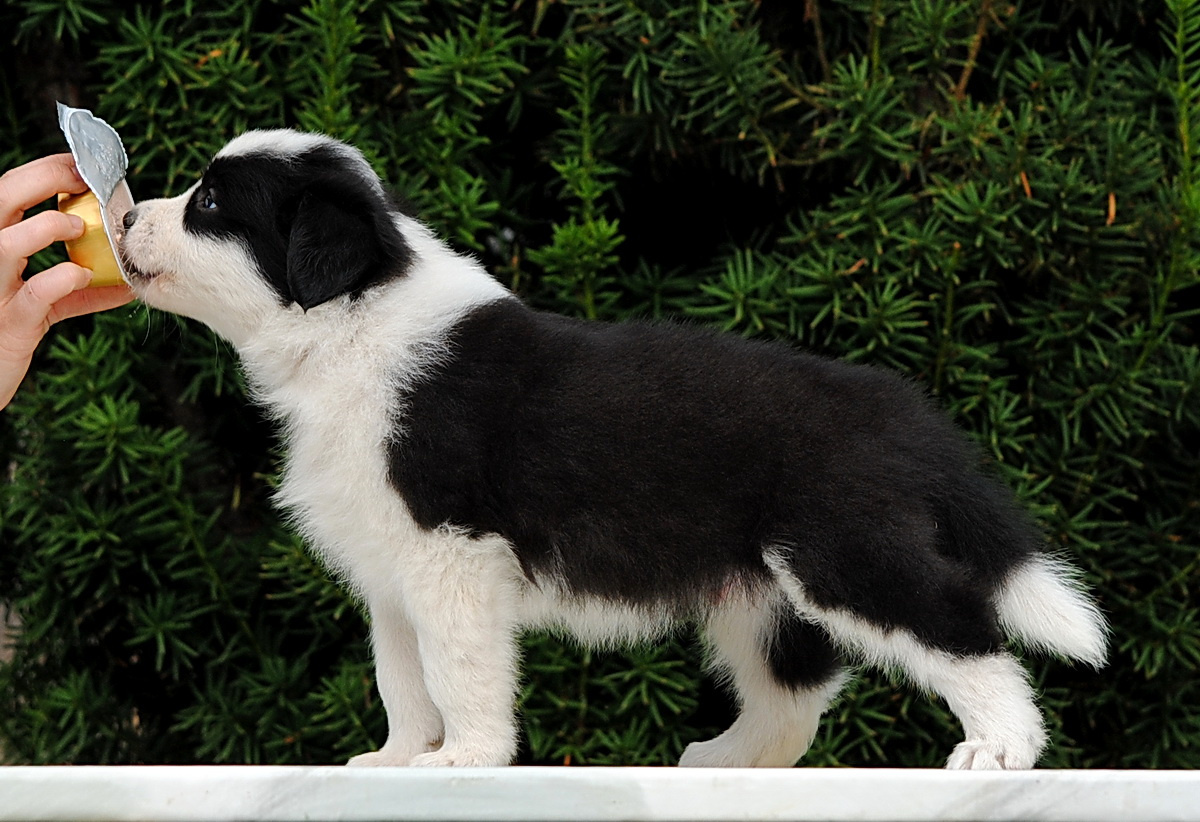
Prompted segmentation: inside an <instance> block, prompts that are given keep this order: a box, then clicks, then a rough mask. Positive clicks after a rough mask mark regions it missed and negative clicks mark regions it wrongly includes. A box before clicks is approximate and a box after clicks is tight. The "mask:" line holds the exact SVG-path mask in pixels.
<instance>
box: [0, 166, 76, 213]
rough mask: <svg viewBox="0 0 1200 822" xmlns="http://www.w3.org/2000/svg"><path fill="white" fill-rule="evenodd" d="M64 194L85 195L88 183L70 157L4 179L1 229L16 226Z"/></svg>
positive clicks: (0, 178)
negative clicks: (29, 211) (44, 203)
mask: <svg viewBox="0 0 1200 822" xmlns="http://www.w3.org/2000/svg"><path fill="white" fill-rule="evenodd" d="M60 191H65V192H67V193H68V194H82V193H83V192H85V191H87V183H85V182H84V181H83V178H82V177H80V176H79V172H78V171H76V170H75V160H74V159H73V158H72V157H71V155H70V154H53V155H51V156H49V157H42V158H41V159H38V160H34V161H33V162H31V163H26V164H25V165H23V166H17V167H16V168H14V169H12V170H11V171H7V172H5V173H4V174H3V175H0V228H5V227H7V226H10V225H13V224H14V223H16V222H18V221H19V220H20V219H21V217H22V216H24V214H25V210H26V209H28V208H32V207H33V206H35V205H37V204H38V203H40V202H42V201H43V200H45V199H47V198H49V197H53V196H54V195H55V194H57V193H59V192H60Z"/></svg>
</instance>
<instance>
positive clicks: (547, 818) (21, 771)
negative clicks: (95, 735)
mask: <svg viewBox="0 0 1200 822" xmlns="http://www.w3.org/2000/svg"><path fill="white" fill-rule="evenodd" d="M135 819H136V820H186V821H188V822H190V821H191V820H210V821H212V822H224V821H225V820H263V822H271V820H301V819H311V820H327V822H334V820H431V821H434V820H435V821H436V822H452V821H453V822H467V821H468V820H488V821H489V822H510V820H511V822H551V821H552V820H555V821H557V820H570V822H618V820H620V821H621V822H625V821H626V820H647V821H649V820H665V821H668V822H674V821H678V822H683V820H714V822H715V820H744V821H745V822H750V821H751V820H754V822H767V821H768V820H844V821H845V822H850V820H854V822H883V820H887V821H888V822H904V821H905V820H959V821H960V822H961V821H963V820H1022V822H1041V820H1046V821H1047V822H1076V821H1078V822H1107V821H1108V820H1112V822H1159V820H1200V773H1191V772H1180V771H1024V772H991V773H988V772H946V771H934V770H874V769H872V770H854V769H846V770H840V769H817V768H813V769H804V768H799V769H794V770H679V769H675V768H496V769H491V768H485V769H464V770H457V769H408V768H395V769H391V768H389V769H347V768H339V767H321V768H299V767H273V766H264V767H253V766H245V767H242V766H226V767H210V766H197V767H176V766H170V767H7V768H3V767H0V821H2V820H135Z"/></svg>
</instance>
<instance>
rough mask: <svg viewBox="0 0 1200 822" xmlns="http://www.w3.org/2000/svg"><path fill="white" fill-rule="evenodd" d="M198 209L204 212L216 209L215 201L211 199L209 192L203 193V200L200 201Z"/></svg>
mask: <svg viewBox="0 0 1200 822" xmlns="http://www.w3.org/2000/svg"><path fill="white" fill-rule="evenodd" d="M200 207H201V208H202V209H204V210H205V211H212V210H214V209H215V208H216V207H217V201H216V200H214V199H213V195H212V192H211V191H206V192H205V193H204V197H203V199H201V200H200Z"/></svg>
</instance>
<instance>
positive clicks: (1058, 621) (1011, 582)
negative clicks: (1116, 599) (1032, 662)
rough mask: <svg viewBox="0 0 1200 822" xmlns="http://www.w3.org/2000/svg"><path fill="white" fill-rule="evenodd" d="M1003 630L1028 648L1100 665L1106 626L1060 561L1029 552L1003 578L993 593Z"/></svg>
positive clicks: (1104, 654) (1105, 645) (1070, 568)
mask: <svg viewBox="0 0 1200 822" xmlns="http://www.w3.org/2000/svg"><path fill="white" fill-rule="evenodd" d="M995 602H996V610H997V612H998V614H999V618H1000V627H1001V628H1002V629H1003V630H1004V632H1005V633H1006V634H1007V635H1008V636H1010V637H1013V638H1015V639H1018V640H1020V641H1021V642H1023V643H1024V644H1025V645H1027V646H1029V647H1030V648H1031V649H1035V650H1041V651H1047V652H1049V653H1052V654H1056V655H1058V656H1062V657H1066V658H1067V659H1074V660H1078V661H1080V662H1084V663H1087V664H1088V665H1091V666H1092V667H1093V668H1102V667H1104V664H1105V661H1106V660H1107V658H1108V633H1109V630H1108V623H1107V621H1106V620H1105V618H1104V615H1103V614H1102V613H1100V609H1099V608H1098V607H1097V606H1096V603H1095V601H1094V600H1093V599H1092V598H1091V596H1090V595H1088V593H1087V591H1086V590H1085V589H1084V587H1083V584H1082V582H1081V581H1080V579H1079V572H1078V571H1077V570H1076V569H1075V568H1074V567H1073V566H1071V565H1069V564H1068V563H1066V562H1065V561H1063V560H1061V559H1058V558H1056V557H1053V556H1049V555H1047V554H1042V553H1036V554H1032V555H1030V556H1029V557H1027V558H1026V559H1024V560H1023V561H1021V562H1019V563H1018V564H1017V565H1016V566H1015V567H1014V568H1013V569H1012V570H1011V571H1010V572H1009V573H1008V574H1007V575H1006V576H1005V578H1004V581H1003V582H1002V583H1001V584H1000V587H999V590H998V591H997V594H996V600H995Z"/></svg>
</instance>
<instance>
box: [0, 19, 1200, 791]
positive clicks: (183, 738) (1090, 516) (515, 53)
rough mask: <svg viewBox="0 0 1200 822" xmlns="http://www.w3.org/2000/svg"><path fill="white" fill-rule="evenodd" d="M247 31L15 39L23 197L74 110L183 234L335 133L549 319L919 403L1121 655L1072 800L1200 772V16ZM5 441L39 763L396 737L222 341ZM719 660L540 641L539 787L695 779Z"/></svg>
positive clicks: (175, 330) (17, 678)
mask: <svg viewBox="0 0 1200 822" xmlns="http://www.w3.org/2000/svg"><path fill="white" fill-rule="evenodd" d="M210 5H211V4H210ZM214 9H216V7H215V6H213V7H212V8H211V9H210V8H209V7H203V8H202V5H201V4H199V3H195V2H193V0H185V1H184V2H165V0H164V1H163V2H158V1H157V0H155V1H154V2H145V3H141V4H139V5H138V6H136V7H135V8H134V10H133V11H132V12H127V11H126V6H125V5H124V4H121V3H117V2H115V0H62V1H61V2H60V1H59V0H54V2H50V0H13V1H12V2H10V3H8V4H6V5H5V6H3V8H2V9H0V32H7V34H5V35H4V37H5V38H6V40H7V42H5V43H4V48H3V49H2V50H0V63H2V64H3V72H2V73H0V84H2V86H0V87H2V90H3V96H2V97H0V113H2V116H0V135H2V137H0V168H9V167H12V166H14V165H16V164H18V163H20V162H23V161H26V160H29V159H32V158H33V157H35V156H38V155H40V154H43V153H48V152H51V151H60V150H63V145H62V142H61V139H60V137H59V135H58V132H57V129H56V127H55V124H54V119H53V118H54V110H53V105H52V102H53V100H54V99H55V98H59V99H63V100H64V101H65V102H69V103H71V104H74V105H83V106H87V107H91V108H93V109H94V110H95V111H96V112H97V113H98V114H99V115H100V116H102V117H104V118H106V119H107V120H108V121H109V122H110V123H112V124H113V125H114V126H115V127H116V128H117V129H118V131H119V132H120V133H121V135H122V137H123V138H124V140H125V143H126V146H127V148H128V150H129V154H130V157H131V160H132V169H131V174H130V180H131V185H132V188H133V191H134V195H135V197H137V198H140V199H144V198H149V197H153V196H160V195H162V194H163V193H164V192H169V193H178V192H179V191H181V190H182V189H183V188H184V187H185V186H187V185H189V184H190V181H191V180H192V179H194V178H195V177H196V175H197V174H198V173H199V172H200V171H201V170H202V168H203V165H204V163H205V162H206V161H207V159H208V158H209V157H210V156H211V154H212V153H213V152H214V151H215V150H216V149H217V148H219V147H220V146H221V145H222V144H223V143H224V142H225V141H226V140H227V139H229V138H230V137H231V136H233V135H234V134H236V133H238V132H239V131H242V130H244V129H247V128H252V127H275V126H281V125H289V126H295V127H300V128H305V129H313V130H320V131H324V132H327V133H330V134H332V135H334V136H337V137H339V138H343V139H346V140H349V141H352V142H354V143H355V144H357V145H358V146H359V147H361V148H362V149H363V150H364V152H365V153H366V154H367V156H368V158H369V159H370V160H371V162H372V163H373V164H374V165H375V167H376V168H377V170H378V171H379V172H380V173H381V174H382V175H383V176H384V178H385V179H386V180H388V181H389V182H390V183H391V184H393V185H394V187H395V188H396V189H397V190H398V191H399V192H401V193H402V194H403V195H404V196H406V197H407V198H409V199H410V200H411V201H412V202H413V203H414V204H415V205H416V207H417V208H418V209H419V210H420V212H421V213H422V214H423V215H424V217H425V219H426V220H427V221H428V222H429V223H430V224H431V225H433V226H435V227H436V228H437V229H438V230H439V232H441V233H442V234H443V235H444V236H446V237H448V238H449V239H450V240H451V241H452V242H453V243H454V244H455V245H457V246H458V247H459V248H462V249H464V250H469V251H471V252H473V253H475V254H477V255H478V256H479V257H480V258H481V259H483V260H484V261H485V263H486V264H487V265H488V266H489V268H490V269H491V270H492V271H493V272H494V274H495V276H496V277H498V278H499V279H500V280H501V281H502V282H504V283H505V284H506V285H509V286H510V287H512V288H514V289H515V290H516V291H518V292H519V293H520V294H522V295H523V296H524V297H525V298H526V299H527V300H529V301H530V302H531V303H533V304H534V305H537V306H539V307H542V308H547V309H550V310H555V311H559V312H564V313H570V314H575V315H579V316H586V317H593V318H598V319H604V320H621V319H624V318H628V317H632V316H650V317H672V318H679V319H682V320H683V321H687V322H694V323H704V324H712V325H715V326H718V327H721V328H724V329H726V330H728V331H730V332H732V333H739V334H746V335H753V336H757V337H761V338H771V339H780V340H786V341H789V342H792V343H794V344H797V345H802V346H804V347H807V348H810V349H814V350H817V351H821V352H825V353H828V354H831V355H836V356H842V357H849V358H851V359H856V360H861V361H866V362H872V363H878V364H881V365H885V366H889V367H893V368H897V369H899V370H901V371H903V372H905V373H906V374H908V375H910V376H911V377H912V378H913V379H914V380H917V381H919V382H920V383H922V384H924V385H926V386H928V388H929V390H930V391H932V392H933V393H935V394H936V395H937V396H938V398H939V399H940V401H941V402H942V404H943V405H944V406H945V407H946V408H947V409H948V411H949V412H950V413H951V414H953V415H954V416H955V417H956V418H957V419H958V421H959V422H960V423H961V424H962V425H963V426H964V427H965V428H966V429H967V430H969V431H970V432H971V433H972V435H973V436H975V437H976V438H977V439H978V441H979V442H980V443H981V444H982V445H983V447H984V449H985V451H986V453H987V455H988V457H989V460H990V461H991V462H992V463H993V464H994V468H995V470H997V471H998V472H999V473H1001V474H1002V475H1003V476H1004V477H1005V479H1006V480H1007V481H1008V482H1010V483H1011V484H1012V485H1013V486H1014V487H1015V488H1016V489H1017V490H1018V492H1019V494H1020V495H1021V497H1022V499H1023V500H1024V502H1025V503H1026V504H1028V505H1029V506H1030V508H1031V509H1032V510H1033V511H1034V512H1035V513H1036V514H1037V515H1038V516H1039V518H1040V519H1041V521H1042V522H1043V523H1044V525H1045V528H1046V532H1047V534H1048V539H1049V541H1050V542H1051V543H1052V546H1053V547H1054V549H1056V550H1058V551H1061V552H1062V553H1064V554H1067V555H1069V556H1070V557H1071V558H1072V559H1073V561H1074V562H1076V563H1077V564H1079V565H1080V566H1081V567H1082V568H1083V569H1084V570H1085V572H1086V574H1087V578H1088V581H1089V583H1091V584H1092V585H1093V586H1094V587H1095V589H1096V591H1097V592H1098V594H1099V597H1100V599H1101V601H1102V605H1103V607H1104V609H1105V610H1106V611H1107V612H1108V614H1109V616H1110V618H1111V620H1112V624H1113V627H1114V648H1113V655H1112V661H1111V664H1110V666H1109V668H1108V669H1107V670H1105V671H1103V672H1102V673H1100V674H1094V673H1092V672H1089V671H1086V670H1080V669H1073V668H1070V667H1067V666H1065V665H1063V664H1062V663H1059V662H1053V661H1037V660H1033V661H1031V670H1032V672H1033V675H1034V677H1035V679H1036V681H1037V683H1038V685H1039V688H1040V689H1041V690H1042V691H1043V693H1044V695H1045V699H1044V705H1045V707H1046V708H1047V710H1048V718H1049V722H1050V725H1051V732H1052V736H1053V747H1052V748H1051V750H1050V752H1049V754H1048V755H1047V757H1046V759H1045V760H1044V764H1045V765H1048V766H1054V767H1085V766H1086V767H1177V768H1192V767H1197V766H1200V707H1198V706H1200V607H1198V605H1197V591H1198V589H1200V550H1198V549H1200V353H1198V351H1197V338H1196V333H1197V329H1198V326H1200V322H1198V320H1197V316H1198V314H1200V277H1198V275H1197V271H1198V270H1200V147H1198V146H1197V141H1198V140H1200V1H1198V0H1166V2H1165V4H1164V3H1158V2H1148V0H1065V1H1064V2H1063V3H1057V4H1055V3H1040V2H1033V0H1006V2H1004V3H997V2H994V0H805V2H799V0H689V1H688V2H679V1H678V0H516V2H515V3H514V2H513V0H446V2H442V3H426V2H422V0H304V2H299V1H297V2H291V1H288V2H285V1H284V0H241V2H237V3H230V4H226V5H225V6H223V7H222V8H221V9H220V10H214ZM61 253H62V252H61V249H56V250H52V251H49V252H46V253H43V254H40V255H38V256H37V257H36V258H35V260H34V261H33V265H32V268H33V269H34V270H37V269H40V268H43V267H45V266H48V265H50V264H52V263H53V262H54V261H56V260H58V259H61ZM746 402H747V403H753V402H754V397H753V396H747V397H746ZM798 413H802V410H801V411H798ZM0 448H2V449H3V464H4V469H5V470H4V476H3V480H2V482H3V483H4V485H3V496H2V499H0V517H2V521H0V539H2V543H0V602H7V603H9V604H10V606H11V609H12V611H13V613H14V614H15V615H16V616H17V617H19V619H20V621H21V626H22V627H21V629H20V631H19V632H18V634H17V636H16V638H15V647H14V654H15V656H14V658H13V660H12V662H11V663H9V664H5V665H3V666H0V748H2V749H3V750H4V751H6V753H7V755H8V757H9V758H11V759H12V760H13V761H21V762H79V763H84V762H106V763H119V762H143V763H159V762H175V763H185V762H274V763H329V762H339V761H344V760H345V759H346V758H347V757H349V756H350V755H352V754H355V753H359V752H362V751H364V750H368V749H371V748H373V747H375V746H378V745H380V744H382V742H383V740H384V733H385V723H384V717H383V712H382V709H381V706H380V704H379V701H378V698H377V696H376V695H375V691H374V689H373V685H372V682H371V666H370V659H369V652H368V649H367V646H366V644H365V638H366V634H367V631H366V626H365V625H364V623H363V619H362V616H361V615H360V611H359V610H358V607H357V605H356V603H354V602H352V601H350V600H349V599H348V598H347V597H346V595H345V594H344V593H343V592H342V591H341V590H340V589H339V588H338V587H337V586H336V585H335V584H334V583H333V582H331V581H330V580H329V578H328V577H327V575H326V573H325V571H324V569H322V568H320V567H319V566H318V565H317V564H316V563H315V562H314V560H313V559H312V558H311V557H310V556H309V555H308V554H307V553H306V552H305V550H304V548H303V546H302V545H301V544H300V542H299V541H298V539H297V538H296V537H295V536H294V535H293V534H292V532H291V531H289V530H288V528H287V527H286V525H285V524H284V523H281V521H280V520H279V518H278V516H277V514H276V513H275V512H274V511H273V510H272V508H271V506H270V503H269V495H270V490H271V485H272V482H273V478H274V475H275V470H276V468H277V464H278V456H279V455H278V453H277V450H276V449H277V442H276V440H275V439H274V438H273V436H272V434H271V431H270V428H269V426H267V425H266V424H265V423H264V421H263V419H262V418H261V417H260V416H259V415H258V413H257V412H256V411H255V410H254V409H253V408H252V407H250V406H249V405H248V404H247V402H246V400H245V398H244V394H243V387H242V383H241V380H240V377H239V375H238V372H237V369H236V365H235V363H234V360H233V357H232V355H231V352H230V351H229V350H228V349H227V347H226V346H225V345H224V344H223V343H220V342H217V341H214V339H213V337H212V336H211V335H210V334H209V333H208V332H207V331H206V330H204V329H202V328H200V327H198V326H196V325H195V324H193V323H191V322H188V321H181V320H177V319H175V318H172V317H169V316H166V315H162V314H158V313H153V312H149V311H147V310H146V309H144V308H140V307H132V308H127V309H121V310H117V311H114V312H110V313H108V314H105V315H101V316H97V317H95V318H93V319H86V320H75V321H70V322H68V323H64V324H63V325H61V326H60V327H56V328H55V330H54V331H53V332H52V335H51V338H50V339H48V340H47V341H46V343H45V344H44V345H43V346H42V348H41V350H40V353H39V358H38V360H37V362H36V364H35V370H34V373H33V374H31V376H30V377H29V379H28V380H27V381H26V384H25V385H24V386H23V388H22V389H21V391H20V393H19V394H18V397H17V400H16V401H15V402H14V403H13V405H12V406H11V407H10V408H9V409H7V410H6V411H5V412H4V413H3V414H2V415H0ZM700 662H701V659H700V653H699V652H698V651H697V649H696V647H695V642H694V639H693V638H692V637H691V636H688V635H686V634H685V635H681V636H680V637H679V638H678V639H677V640H676V641H674V642H672V643H670V644H669V645H668V646H666V647H662V648H637V649H632V650H624V651H612V652H604V653H600V652H586V651H581V650H579V649H577V648H575V647H574V646H572V645H571V644H570V643H564V642H562V641H560V640H558V639H555V638H545V637H531V638H530V639H529V640H528V641H527V656H526V663H525V670H526V688H525V691H524V693H523V695H522V705H523V721H524V730H525V745H524V749H523V753H522V761H523V762H527V763H562V762H569V763H575V764H657V763H668V762H672V761H673V760H674V759H676V758H677V756H678V754H679V752H680V751H681V750H682V747H683V745H685V744H686V743H687V742H689V741H691V740H694V739H697V738H702V737H704V736H706V735H711V734H712V733H715V732H716V731H717V730H718V729H719V728H720V727H721V726H723V725H724V724H725V723H727V722H728V721H729V719H730V706H729V705H728V703H727V702H726V701H725V700H724V698H723V697H722V696H721V695H720V693H719V691H718V690H717V689H716V688H715V687H714V686H712V685H711V684H709V683H708V682H707V681H706V680H703V679H702V678H701V677H700V676H699V673H698V672H699V668H700ZM957 734H958V731H957V729H956V728H955V727H953V725H952V723H951V720H949V718H948V714H947V712H946V711H945V710H944V709H943V708H942V707H941V706H939V705H937V704H935V703H931V702H929V701H927V700H925V699H924V698H923V697H920V696H918V695H915V694H913V693H911V692H910V691H908V690H906V689H904V688H902V687H901V688H897V683H894V682H890V681H887V680H886V678H883V677H879V676H877V675H874V674H871V675H867V676H864V677H863V678H861V679H860V680H859V681H857V682H856V683H855V684H854V685H853V686H852V687H851V688H850V689H849V691H848V693H847V694H846V695H845V696H844V697H843V698H842V699H841V700H840V701H839V702H838V703H836V705H835V707H834V708H833V709H832V710H831V714H830V716H829V717H828V718H827V719H826V721H825V722H824V724H823V725H822V731H821V734H820V735H819V737H818V740H817V742H816V744H815V746H814V749H813V751H812V752H811V753H810V755H809V757H808V758H807V759H806V762H807V763H809V764H818V765H830V764H839V765H884V764H887V765H923V766H933V765H938V764H940V762H941V760H942V759H943V758H944V756H945V755H946V754H947V753H948V752H949V750H950V748H951V746H952V745H953V744H954V742H955V741H957Z"/></svg>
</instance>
